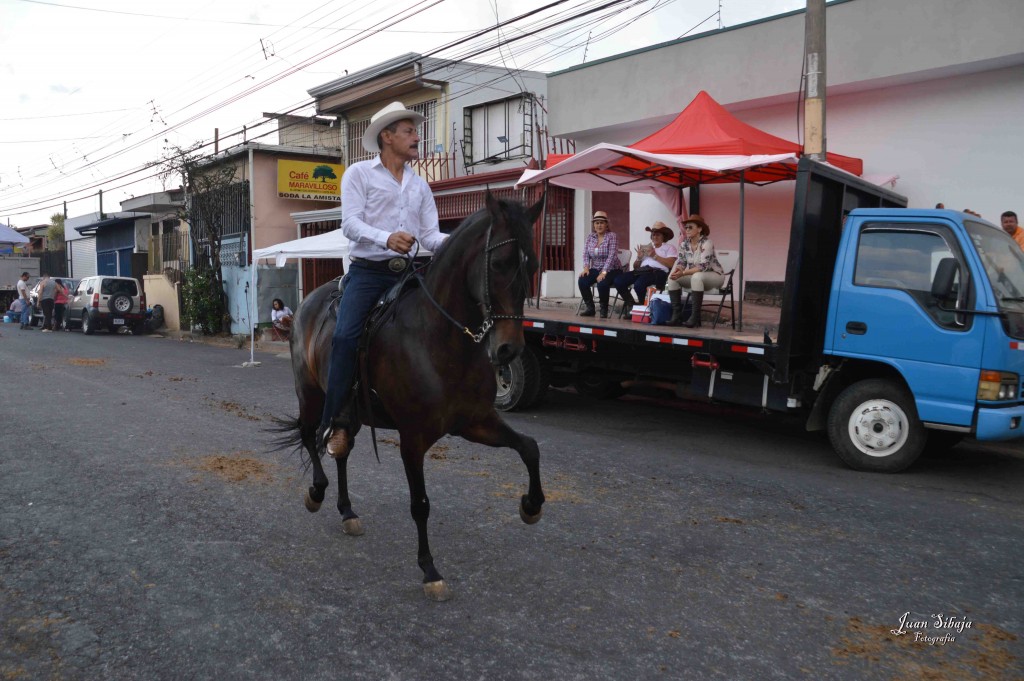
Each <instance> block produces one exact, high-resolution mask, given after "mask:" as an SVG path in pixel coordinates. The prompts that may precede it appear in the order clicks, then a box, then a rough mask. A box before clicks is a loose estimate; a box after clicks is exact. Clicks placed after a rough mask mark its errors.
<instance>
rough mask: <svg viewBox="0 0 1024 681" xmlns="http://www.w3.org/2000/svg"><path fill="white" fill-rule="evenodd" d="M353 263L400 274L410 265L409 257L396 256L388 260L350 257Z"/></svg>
mask: <svg viewBox="0 0 1024 681" xmlns="http://www.w3.org/2000/svg"><path fill="white" fill-rule="evenodd" d="M349 259H350V260H351V261H352V264H353V265H360V266H362V267H366V268H368V269H371V270H378V271H380V272H391V273H392V274H398V273H399V272H404V271H405V269H406V268H407V267H408V266H409V259H408V258H400V257H394V258H389V259H388V260H368V259H366V258H349Z"/></svg>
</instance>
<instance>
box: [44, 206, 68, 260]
mask: <svg viewBox="0 0 1024 681" xmlns="http://www.w3.org/2000/svg"><path fill="white" fill-rule="evenodd" d="M62 248H64V214H63V213H54V214H53V215H51V216H50V228H49V229H48V230H46V250H48V251H59V250H61V249H62Z"/></svg>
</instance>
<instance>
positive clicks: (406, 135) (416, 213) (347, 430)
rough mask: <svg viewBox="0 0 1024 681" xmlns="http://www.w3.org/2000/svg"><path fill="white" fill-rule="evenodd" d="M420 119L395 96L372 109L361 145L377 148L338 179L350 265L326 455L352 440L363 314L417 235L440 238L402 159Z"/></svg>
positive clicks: (402, 265)
mask: <svg viewBox="0 0 1024 681" xmlns="http://www.w3.org/2000/svg"><path fill="white" fill-rule="evenodd" d="M423 120H424V117H423V116H422V115H420V114H418V113H416V112H415V111H410V110H408V109H406V108H405V106H404V105H403V104H402V103H401V102H392V103H391V104H389V105H388V106H386V107H384V108H383V109H381V110H380V111H378V112H377V113H375V114H374V115H373V118H371V119H370V124H369V126H368V127H367V128H366V132H365V133H364V134H363V148H364V149H366V150H367V151H368V152H370V153H377V152H379V155H378V156H377V157H375V158H373V159H371V160H368V161H359V162H358V163H354V164H352V165H351V166H349V167H348V169H347V170H346V171H345V174H344V175H343V176H342V179H341V213H342V222H341V230H342V232H343V233H344V234H345V236H346V237H348V239H349V241H350V242H351V243H352V249H351V251H350V253H349V259H350V261H351V267H349V270H348V273H347V274H345V278H344V279H343V285H344V290H345V293H344V295H343V296H342V298H341V301H340V303H339V305H338V321H337V324H336V325H335V327H334V337H333V339H332V345H331V361H330V373H329V376H328V387H327V394H326V396H325V399H324V412H323V418H322V420H321V423H320V432H319V435H318V439H317V441H318V442H319V443H320V444H321V446H325V447H326V449H327V453H328V454H330V455H331V456H333V457H339V456H344V455H345V454H346V453H347V452H348V450H349V448H350V447H351V444H352V442H351V440H352V437H351V429H352V426H353V425H354V424H352V423H351V422H350V419H351V409H350V408H349V405H348V403H349V401H350V397H351V392H352V385H353V383H354V380H355V375H356V359H357V353H358V346H359V336H360V335H361V334H362V331H363V326H364V324H365V323H366V318H367V317H368V316H369V314H370V312H371V311H372V310H373V307H374V305H375V304H376V303H377V301H378V299H380V297H381V295H383V294H384V293H385V292H386V291H387V290H388V289H390V288H391V287H392V286H394V285H395V283H397V282H398V280H399V278H400V277H401V275H402V272H403V271H404V270H405V269H406V267H408V266H409V265H410V264H411V260H410V259H409V258H408V257H407V255H408V253H409V252H410V251H411V250H412V247H413V245H414V244H415V243H416V242H417V241H418V242H419V243H420V244H421V245H422V246H423V247H424V248H426V249H427V250H430V251H436V250H437V249H438V248H439V247H440V246H441V244H442V243H444V240H445V239H446V238H447V235H445V234H442V233H441V229H440V227H439V225H438V221H437V206H436V205H435V203H434V196H433V194H432V193H431V191H430V187H429V186H428V185H427V183H426V181H425V180H424V179H423V178H421V177H420V176H419V175H417V174H416V173H415V171H414V170H413V169H412V166H411V165H409V162H410V161H413V160H415V159H417V158H419V142H420V135H419V130H418V126H419V125H420V123H422V122H423Z"/></svg>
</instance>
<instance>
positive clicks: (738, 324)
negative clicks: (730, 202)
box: [736, 170, 747, 331]
mask: <svg viewBox="0 0 1024 681" xmlns="http://www.w3.org/2000/svg"><path fill="white" fill-rule="evenodd" d="M746 174H747V171H746V170H741V171H740V286H739V298H740V300H739V309H738V310H737V313H736V330H737V331H742V330H743V261H744V260H746V258H744V257H743V256H744V252H743V228H744V225H743V222H744V218H745V213H746V210H745V209H746V192H745V191H744V187H746V184H747V182H746Z"/></svg>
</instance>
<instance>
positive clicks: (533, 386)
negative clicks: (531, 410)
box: [494, 348, 540, 411]
mask: <svg viewBox="0 0 1024 681" xmlns="http://www.w3.org/2000/svg"><path fill="white" fill-rule="evenodd" d="M494 374H495V376H494V377H495V378H496V379H497V382H498V392H497V393H496V394H495V396H494V408H495V409H497V410H498V411H514V410H516V409H525V408H526V407H528V406H529V403H530V401H531V400H533V399H534V398H535V397H536V393H537V384H538V382H539V381H540V366H539V364H538V362H537V355H535V354H534V353H533V352H531V351H530V349H529V348H525V349H524V350H523V352H521V353H519V356H518V357H516V358H515V359H513V360H512V361H511V362H509V363H508V364H502V365H501V366H499V367H496V368H495V369H494Z"/></svg>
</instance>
